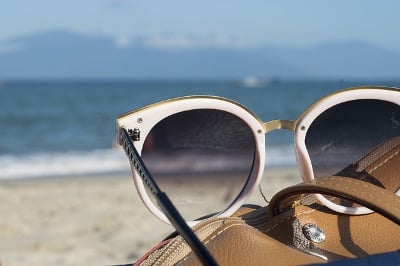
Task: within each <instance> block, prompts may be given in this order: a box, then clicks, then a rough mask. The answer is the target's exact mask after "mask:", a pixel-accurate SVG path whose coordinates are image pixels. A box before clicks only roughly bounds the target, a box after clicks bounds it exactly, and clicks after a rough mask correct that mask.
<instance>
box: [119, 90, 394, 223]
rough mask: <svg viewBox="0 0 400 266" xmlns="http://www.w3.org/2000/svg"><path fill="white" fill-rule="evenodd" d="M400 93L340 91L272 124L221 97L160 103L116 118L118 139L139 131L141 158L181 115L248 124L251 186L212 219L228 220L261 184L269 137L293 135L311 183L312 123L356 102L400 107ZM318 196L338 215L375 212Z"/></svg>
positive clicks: (152, 208)
mask: <svg viewBox="0 0 400 266" xmlns="http://www.w3.org/2000/svg"><path fill="white" fill-rule="evenodd" d="M399 92H400V90H399V89H397V88H389V87H353V88H349V89H345V90H341V91H337V92H335V93H332V94H330V95H327V96H325V97H323V98H321V99H320V100H318V101H316V102H314V103H313V104H312V105H311V106H309V107H308V108H307V109H306V110H305V111H304V112H303V113H302V114H301V115H300V116H299V118H298V119H296V120H294V121H292V120H273V121H269V122H263V121H262V120H261V119H260V118H258V117H257V116H256V115H255V114H254V113H253V112H252V111H250V110H249V109H247V108H246V107H245V106H243V105H241V104H239V103H237V102H235V101H232V100H230V99H226V98H223V97H218V96H197V95H195V96H185V97H179V98H173V99H169V100H165V101H161V102H158V103H155V104H151V105H148V106H145V107H142V108H139V109H136V110H133V111H131V112H128V113H125V114H122V115H120V116H119V117H118V118H117V123H116V128H117V136H120V134H121V128H125V129H134V128H139V129H140V139H139V140H138V141H134V146H135V148H136V150H137V151H138V153H139V154H141V152H142V148H143V143H144V141H145V139H146V137H147V135H148V134H149V132H150V131H151V129H152V128H153V127H154V126H155V125H156V124H157V123H159V122H160V121H161V120H163V119H165V118H166V117H168V116H170V115H173V114H176V113H179V112H183V111H188V110H195V109H216V110H221V111H226V112H229V113H232V114H234V115H236V116H237V117H239V118H241V119H242V120H243V121H245V122H246V123H247V124H248V126H249V128H250V129H251V132H252V133H253V135H254V138H255V142H256V152H255V154H256V155H255V158H254V167H253V169H252V171H251V173H250V176H249V180H248V182H246V184H245V186H244V188H243V189H242V190H241V192H240V194H239V195H238V196H237V197H236V198H235V200H234V201H233V202H231V203H230V204H229V205H228V206H227V207H226V208H225V209H224V210H222V211H220V212H218V213H217V214H215V215H213V216H212V217H220V216H222V217H223V216H229V215H231V214H233V213H234V212H235V211H236V210H237V209H239V208H240V206H242V204H243V203H244V201H245V200H246V199H247V198H248V196H250V195H251V194H252V193H253V191H254V190H255V189H256V188H257V186H258V184H259V183H260V181H261V179H262V176H263V172H264V165H265V151H266V147H265V138H266V133H268V132H271V131H273V130H276V129H287V130H290V131H293V132H294V146H295V154H296V160H297V166H298V169H299V172H300V175H301V177H302V178H303V180H304V181H306V182H310V181H312V180H313V179H314V173H313V167H312V164H311V159H310V156H309V154H308V152H307V148H306V145H305V138H306V135H307V131H308V129H309V127H310V126H311V124H312V123H313V121H314V120H315V119H316V118H317V117H318V116H319V115H320V114H322V113H323V112H325V111H326V110H328V109H329V108H331V107H333V106H335V105H338V104H340V103H344V102H349V101H353V100H362V99H375V100H382V101H387V102H392V103H395V104H397V105H400V94H399ZM117 139H118V138H117ZM131 169H132V176H133V180H134V183H135V186H136V189H137V191H138V193H139V196H140V198H141V199H142V201H143V202H144V204H145V205H146V207H147V208H148V209H149V210H150V212H151V213H153V214H154V215H155V216H156V217H158V218H159V219H161V220H162V221H164V222H165V223H168V224H169V223H170V222H169V220H168V218H167V217H166V215H165V214H164V213H163V212H162V211H161V210H160V209H159V208H158V207H157V206H156V205H155V204H154V203H153V201H152V200H151V199H150V197H149V195H148V194H147V191H146V188H145V185H144V184H143V181H142V179H141V177H140V175H139V174H138V173H137V172H136V170H135V169H134V168H131ZM396 194H398V195H400V189H399V190H398V191H396ZM315 196H316V197H317V199H318V200H319V201H320V202H321V203H322V204H324V205H325V206H326V207H328V208H330V209H331V210H334V211H336V212H339V213H346V214H356V215H359V214H366V213H370V212H372V211H371V210H369V209H367V208H365V207H345V206H341V205H338V204H335V203H333V202H331V201H329V200H328V199H327V198H325V197H324V196H322V195H318V194H317V195H315ZM198 222H199V221H198V220H196V221H187V223H188V224H189V225H191V226H193V225H195V224H196V223H198Z"/></svg>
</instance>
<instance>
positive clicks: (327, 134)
mask: <svg viewBox="0 0 400 266" xmlns="http://www.w3.org/2000/svg"><path fill="white" fill-rule="evenodd" d="M399 136H400V107H399V105H397V104H393V103H390V102H385V101H380V100H357V101H351V102H346V103H342V104H339V105H337V106H334V107H332V108H330V109H329V110H327V111H325V112H324V113H322V114H321V115H320V116H319V117H318V118H317V119H316V120H315V121H314V122H313V123H312V124H311V126H310V128H309V129H308V131H307V136H306V146H307V149H308V152H309V154H310V157H311V162H312V165H313V169H314V175H315V176H316V177H318V176H327V175H334V174H336V175H342V176H350V177H354V178H359V179H365V180H367V181H369V182H371V183H374V184H376V185H379V186H382V187H386V188H388V189H390V190H392V191H394V190H397V189H398V188H399V183H400V157H398V154H399V149H400V148H399V147H400V137H399ZM385 169H386V170H385Z"/></svg>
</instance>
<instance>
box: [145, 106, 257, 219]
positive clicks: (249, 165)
mask: <svg viewBox="0 0 400 266" xmlns="http://www.w3.org/2000/svg"><path fill="white" fill-rule="evenodd" d="M255 147H256V143H255V139H254V136H253V133H252V131H251V129H250V127H249V126H248V125H247V123H245V122H244V121H243V120H242V119H240V118H239V117H237V116H235V115H233V114H231V113H228V112H225V111H221V110H215V109H199V110H189V111H184V112H180V113H177V114H174V115H171V116H169V117H167V118H165V119H164V120H162V121H160V122H159V123H158V124H156V125H155V126H154V127H153V128H152V129H151V131H150V132H149V134H148V135H147V137H146V139H145V142H144V145H143V149H142V159H143V161H144V163H145V164H146V166H147V168H148V169H149V171H150V173H151V174H152V176H153V178H154V179H155V180H156V182H157V183H158V184H159V186H160V188H161V189H162V190H163V191H164V192H166V193H167V194H168V195H169V197H170V198H171V200H172V202H173V203H174V204H175V205H176V206H177V208H178V210H179V211H180V212H181V213H182V215H183V217H184V218H185V219H186V220H194V219H196V218H199V217H201V216H205V215H209V214H212V213H216V212H219V211H221V210H223V209H225V208H226V207H228V205H229V204H230V203H231V202H233V201H234V200H235V198H236V197H237V196H238V195H239V194H240V191H241V190H242V189H243V187H244V186H245V184H246V182H247V180H248V177H249V175H250V173H251V171H252V169H253V161H254V156H255V152H256V148H255Z"/></svg>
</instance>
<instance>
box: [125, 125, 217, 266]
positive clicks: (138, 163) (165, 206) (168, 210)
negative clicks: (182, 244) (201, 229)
mask: <svg viewBox="0 0 400 266" xmlns="http://www.w3.org/2000/svg"><path fill="white" fill-rule="evenodd" d="M120 143H121V144H122V147H123V148H124V150H125V153H126V155H127V156H128V158H129V162H130V164H131V166H133V167H134V168H135V170H136V171H137V172H138V174H139V175H140V177H141V178H142V180H143V183H144V184H145V185H146V186H147V187H148V189H149V190H150V191H151V193H152V194H153V195H154V197H155V198H156V200H157V204H158V205H159V207H160V208H161V210H162V211H163V212H164V214H165V215H166V216H167V218H168V220H169V221H170V222H171V224H172V225H173V226H174V227H175V229H176V231H177V232H178V233H179V234H180V235H181V236H182V237H183V239H185V241H186V242H187V243H188V245H189V246H190V247H191V249H192V250H193V252H194V253H195V254H196V255H197V257H198V258H199V259H200V261H201V262H202V264H203V265H218V264H217V263H216V261H215V260H214V258H213V257H212V256H211V254H210V252H209V251H208V250H207V248H206V247H205V246H204V245H203V243H201V241H200V240H199V238H198V237H197V236H196V234H195V233H194V232H193V230H192V229H191V228H190V227H189V226H188V224H187V223H186V221H185V220H184V219H183V217H182V215H181V214H180V213H179V212H178V210H177V209H176V207H175V206H174V204H173V203H172V202H171V200H170V199H169V197H168V195H167V194H165V193H164V192H163V191H161V189H160V188H159V187H158V185H157V183H156V182H155V180H154V179H153V178H152V176H151V175H150V172H149V171H148V170H147V167H146V165H145V164H144V162H143V161H142V159H141V158H140V155H139V153H138V152H137V150H136V148H135V146H134V145H133V143H132V140H131V137H130V135H129V133H128V132H127V131H126V129H125V128H121V135H120Z"/></svg>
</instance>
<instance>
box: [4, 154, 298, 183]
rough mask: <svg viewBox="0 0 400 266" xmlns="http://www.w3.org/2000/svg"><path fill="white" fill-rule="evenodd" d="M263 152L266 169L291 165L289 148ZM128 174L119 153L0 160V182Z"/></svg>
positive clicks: (125, 163) (35, 155)
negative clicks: (5, 180)
mask: <svg viewBox="0 0 400 266" xmlns="http://www.w3.org/2000/svg"><path fill="white" fill-rule="evenodd" d="M266 152H267V153H266V156H267V159H266V165H267V167H279V166H288V165H294V164H295V158H294V155H293V147H292V146H275V147H274V146H273V147H268V148H267V151H266ZM175 163H176V166H179V165H181V164H182V162H175ZM185 163H187V161H185ZM173 164H174V162H171V165H168V168H171V167H172V168H173V167H174V165H173ZM129 172H130V167H129V162H128V159H127V158H126V156H125V154H124V152H123V151H122V150H121V149H104V150H94V151H84V152H83V151H79V152H63V153H36V154H30V155H20V156H17V155H2V156H0V179H22V178H41V177H55V176H90V175H106V174H121V173H124V174H129Z"/></svg>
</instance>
